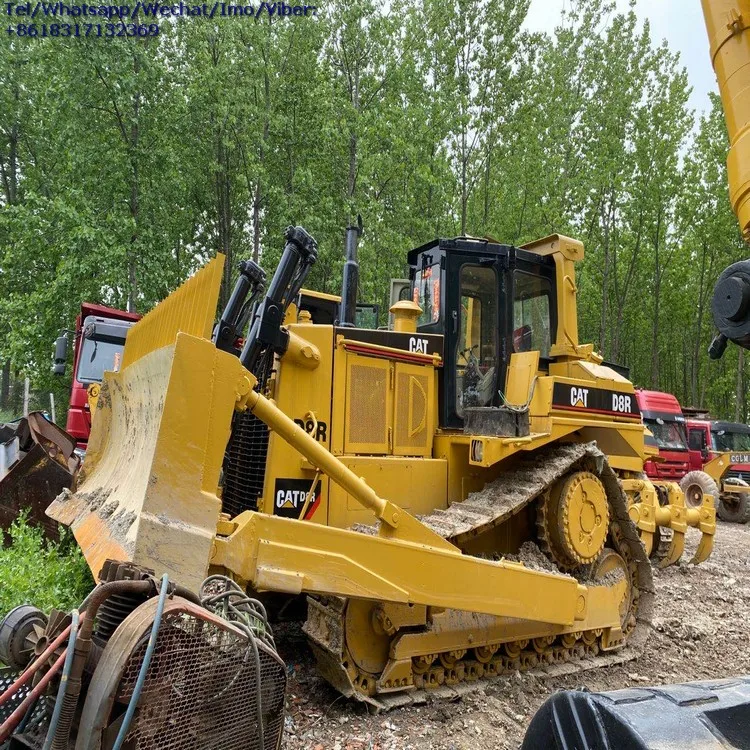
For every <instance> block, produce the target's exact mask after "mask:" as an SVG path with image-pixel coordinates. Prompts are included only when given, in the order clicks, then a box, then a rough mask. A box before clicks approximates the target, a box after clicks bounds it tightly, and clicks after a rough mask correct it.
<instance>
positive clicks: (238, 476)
mask: <svg viewBox="0 0 750 750" xmlns="http://www.w3.org/2000/svg"><path fill="white" fill-rule="evenodd" d="M267 456H268V427H267V426H266V424H265V423H264V422H261V420H260V419H258V418H257V417H256V416H255V415H254V414H252V413H251V412H249V411H248V412H244V413H243V414H235V416H234V422H233V424H232V435H231V437H230V438H229V445H228V446H227V451H226V455H225V457H224V490H223V493H222V498H221V504H222V510H223V511H224V512H225V513H229V515H230V516H236V515H238V514H239V513H242V511H244V510H257V509H258V501H259V499H260V498H261V497H262V496H263V482H264V480H265V476H266V458H267Z"/></svg>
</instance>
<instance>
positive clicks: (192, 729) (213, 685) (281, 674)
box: [112, 612, 286, 750]
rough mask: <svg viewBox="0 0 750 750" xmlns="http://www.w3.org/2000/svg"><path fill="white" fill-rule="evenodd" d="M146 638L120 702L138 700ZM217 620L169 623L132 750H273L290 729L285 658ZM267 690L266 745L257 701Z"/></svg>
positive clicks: (183, 618)
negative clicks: (255, 646)
mask: <svg viewBox="0 0 750 750" xmlns="http://www.w3.org/2000/svg"><path fill="white" fill-rule="evenodd" d="M147 640H148V638H147V636H146V637H144V638H143V640H142V641H141V643H139V645H138V646H137V647H136V648H135V649H134V650H133V652H132V653H131V655H130V657H129V659H128V662H127V664H126V666H125V670H124V672H123V676H122V680H121V682H120V686H119V690H118V694H117V701H118V702H119V703H120V705H121V707H122V710H123V711H124V710H125V706H126V704H127V703H128V701H129V700H130V697H131V696H132V693H133V688H134V686H135V683H136V680H137V678H138V672H139V669H140V665H141V662H142V660H143V656H144V654H145V651H146V644H147ZM255 653H256V652H255V651H254V649H253V648H252V645H251V644H250V643H249V641H248V640H247V638H245V637H244V636H243V635H241V634H239V633H236V632H235V631H233V630H229V629H224V628H222V626H221V625H220V624H217V623H215V622H213V621H208V620H202V619H199V618H198V617H196V616H194V615H192V614H188V613H185V612H168V613H166V614H165V616H164V619H163V620H162V623H161V627H160V629H159V635H158V639H157V642H156V649H155V651H154V655H153V659H152V661H151V664H150V666H149V669H148V672H147V674H146V681H145V684H144V686H143V691H142V693H141V696H140V699H139V702H138V710H137V711H136V713H135V716H134V717H133V721H132V723H131V726H130V730H129V732H128V735H127V737H126V739H125V743H124V747H127V748H128V750H146V749H148V748H155V749H156V748H158V749H159V750H171V749H172V748H180V749H182V750H191V749H192V748H195V750H198V749H199V748H200V749H201V750H205V749H206V748H211V750H234V748H237V750H240V749H242V750H274V749H275V748H277V747H278V744H279V739H280V737H281V732H282V729H283V722H284V711H283V709H284V690H285V687H286V670H285V667H284V663H283V661H281V659H280V658H279V657H278V655H277V654H276V653H275V652H273V651H272V650H271V649H270V648H267V647H266V646H265V645H264V644H262V643H259V644H258V651H257V654H258V656H257V659H259V660H260V686H259V685H258V682H257V675H256V664H257V661H256V655H255ZM258 690H260V694H261V711H260V714H261V715H262V717H263V719H262V720H263V727H264V735H265V742H264V746H263V747H262V748H261V745H260V742H259V738H258V735H259V731H258V730H259V728H258V716H259V714H258V710H257V702H256V696H257V693H258ZM112 718H114V716H113V717H112Z"/></svg>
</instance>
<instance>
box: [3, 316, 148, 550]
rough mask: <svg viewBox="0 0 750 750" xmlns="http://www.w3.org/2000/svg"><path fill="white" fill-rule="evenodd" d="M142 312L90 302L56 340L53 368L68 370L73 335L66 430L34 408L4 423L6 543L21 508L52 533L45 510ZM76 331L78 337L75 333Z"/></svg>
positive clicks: (82, 444)
mask: <svg viewBox="0 0 750 750" xmlns="http://www.w3.org/2000/svg"><path fill="white" fill-rule="evenodd" d="M139 317H140V316H139V315H135V314H133V313H127V312H123V311H122V310H115V309H113V308H111V307H104V306H103V305H94V304H90V303H84V304H82V305H81V311H80V313H79V315H78V317H77V318H76V324H75V328H74V329H73V330H72V331H63V332H62V333H61V334H60V336H59V337H58V339H57V341H56V342H55V365H54V368H53V372H55V373H56V374H58V375H63V374H64V373H65V369H66V360H67V354H68V344H69V342H70V339H71V338H72V340H73V351H74V354H73V377H72V384H71V389H70V408H69V409H68V417H67V422H66V431H67V434H66V432H63V430H61V429H60V428H59V427H57V426H56V425H54V424H52V423H50V422H49V421H48V420H47V419H46V418H45V417H44V415H43V414H41V413H40V412H33V413H31V414H29V415H28V417H24V418H23V419H20V420H18V421H16V422H14V423H12V424H8V425H0V544H1V543H2V541H3V534H2V531H7V529H8V528H9V527H10V525H11V524H12V523H13V521H14V520H15V519H16V518H17V516H18V514H19V512H21V511H22V510H24V509H26V510H27V511H28V513H29V519H30V520H31V521H32V522H33V523H38V524H39V525H41V526H42V527H43V528H44V529H45V531H46V533H47V534H48V535H49V536H51V537H53V538H54V537H56V535H57V524H56V523H54V522H52V521H51V520H50V519H48V518H47V517H46V515H45V510H46V508H47V506H48V505H49V504H50V502H51V501H52V500H53V499H54V498H55V496H56V495H57V494H58V493H60V492H61V491H62V490H64V489H65V488H66V487H70V486H71V483H72V482H73V478H74V476H75V474H76V472H77V470H78V466H79V465H80V457H81V456H82V455H83V453H84V452H85V450H86V445H87V443H88V439H89V433H90V432H91V405H90V404H93V403H94V399H95V397H96V396H97V395H98V388H99V384H100V383H101V381H102V377H103V375H104V372H105V370H117V369H119V366H120V359H121V357H122V352H123V348H124V346H125V337H126V335H127V332H128V330H129V329H130V327H131V326H132V325H133V324H134V323H135V322H136V321H137V320H138V319H139ZM71 334H72V337H71Z"/></svg>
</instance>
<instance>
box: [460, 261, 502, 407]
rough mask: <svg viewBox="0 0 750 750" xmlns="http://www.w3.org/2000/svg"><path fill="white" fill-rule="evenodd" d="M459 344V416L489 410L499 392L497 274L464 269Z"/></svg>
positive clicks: (469, 268)
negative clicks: (468, 410)
mask: <svg viewBox="0 0 750 750" xmlns="http://www.w3.org/2000/svg"><path fill="white" fill-rule="evenodd" d="M460 289H461V292H460V306H459V327H458V342H457V344H456V382H457V388H456V412H457V413H458V415H459V416H460V417H462V418H463V416H464V409H465V408H466V407H468V406H489V405H490V404H492V401H493V399H494V397H495V391H496V390H497V386H496V382H497V295H498V284H497V276H496V275H495V270H494V269H492V268H487V267H483V266H474V265H468V264H467V265H464V266H462V267H461V272H460Z"/></svg>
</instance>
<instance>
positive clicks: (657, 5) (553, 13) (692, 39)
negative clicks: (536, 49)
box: [526, 0, 718, 112]
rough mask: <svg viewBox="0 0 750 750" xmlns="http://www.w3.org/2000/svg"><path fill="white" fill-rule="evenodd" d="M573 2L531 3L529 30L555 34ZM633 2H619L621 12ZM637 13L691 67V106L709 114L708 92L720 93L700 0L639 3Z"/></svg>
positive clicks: (533, 0)
mask: <svg viewBox="0 0 750 750" xmlns="http://www.w3.org/2000/svg"><path fill="white" fill-rule="evenodd" d="M569 2H570V0H531V11H530V12H529V15H528V18H527V20H526V25H527V27H528V28H530V29H533V30H535V31H536V30H539V31H547V32H552V31H553V30H554V28H555V26H556V25H557V24H558V23H559V21H560V13H561V12H562V9H563V7H565V5H566V3H569ZM628 5H629V0H617V8H618V10H627V8H628ZM635 12H636V14H637V15H638V17H639V18H642V19H645V18H647V19H648V20H649V21H650V22H651V35H652V38H653V39H654V40H656V41H657V42H659V41H661V40H662V39H666V40H667V42H668V43H669V46H670V48H671V49H672V50H674V51H675V52H679V53H680V61H681V63H682V65H684V66H685V67H686V68H687V71H688V77H689V79H690V85H691V86H692V87H693V95H692V97H691V99H690V106H691V107H692V108H693V109H695V110H698V112H702V111H705V110H706V109H707V108H708V92H709V91H716V92H718V87H717V86H716V79H715V78H714V71H713V68H712V67H711V60H710V58H709V54H708V39H707V37H706V27H705V26H704V24H703V12H702V11H701V3H700V0H637V3H636V9H635Z"/></svg>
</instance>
